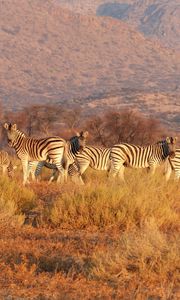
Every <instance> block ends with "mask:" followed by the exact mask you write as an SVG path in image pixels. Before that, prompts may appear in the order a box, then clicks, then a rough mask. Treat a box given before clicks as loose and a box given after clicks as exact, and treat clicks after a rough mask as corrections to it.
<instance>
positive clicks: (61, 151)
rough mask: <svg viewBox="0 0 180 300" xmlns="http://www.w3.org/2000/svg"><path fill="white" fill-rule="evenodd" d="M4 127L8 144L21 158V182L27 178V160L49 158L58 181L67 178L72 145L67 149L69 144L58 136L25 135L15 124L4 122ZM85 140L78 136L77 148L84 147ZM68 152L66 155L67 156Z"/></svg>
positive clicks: (71, 156)
mask: <svg viewBox="0 0 180 300" xmlns="http://www.w3.org/2000/svg"><path fill="white" fill-rule="evenodd" d="M4 128H5V129H6V131H7V138H8V144H9V146H10V147H13V148H14V149H15V151H16V154H17V156H18V158H19V159H20V160H21V163H22V167H23V184H26V182H27V179H28V173H29V171H28V163H29V161H45V160H47V159H51V160H52V162H53V163H54V164H55V165H56V168H57V169H58V172H59V176H58V181H59V180H60V179H61V180H63V181H64V179H66V178H67V169H68V164H69V163H70V162H69V159H73V155H74V154H73V151H75V149H74V148H73V147H72V148H71V151H70V150H69V144H68V143H67V142H66V141H65V140H64V139H62V138H60V137H57V136H56V137H47V138H41V139H35V138H30V137H27V136H26V135H25V134H24V133H23V132H21V131H20V130H18V129H17V125H16V124H14V125H12V124H7V123H5V124H4ZM85 140H86V134H85V136H84V135H83V134H82V135H81V138H78V143H79V149H80V150H81V149H82V148H83V147H84V143H85ZM67 152H68V157H67Z"/></svg>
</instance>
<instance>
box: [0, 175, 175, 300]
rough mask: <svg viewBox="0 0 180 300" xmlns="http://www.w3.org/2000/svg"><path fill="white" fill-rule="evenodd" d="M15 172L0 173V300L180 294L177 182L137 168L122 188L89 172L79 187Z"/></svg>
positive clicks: (172, 296)
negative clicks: (25, 180) (26, 178)
mask: <svg viewBox="0 0 180 300" xmlns="http://www.w3.org/2000/svg"><path fill="white" fill-rule="evenodd" d="M47 175H48V174H46V173H45V175H44V179H46V177H47ZM20 177H21V173H20V170H19V171H17V174H16V179H15V180H14V181H9V179H8V178H2V177H1V178H0V198H1V201H0V271H1V279H0V299H63V300H64V299H65V300H66V299H123V300H126V299H128V300H131V299H132V300H133V299H137V300H139V299H142V300H144V299H148V300H157V299H163V300H164V299H169V300H172V299H178V270H179V269H178V268H179V246H180V244H179V240H178V239H179V234H178V227H179V208H180V207H179V200H180V187H179V183H177V182H174V181H173V180H171V181H170V182H168V183H166V182H165V181H164V180H163V178H162V173H161V171H159V172H157V174H156V175H155V176H154V177H153V178H152V177H150V176H149V175H148V174H146V172H144V171H142V170H140V171H136V170H127V172H126V178H127V184H123V185H122V184H119V182H118V180H116V181H107V178H106V175H105V174H104V173H101V172H95V171H92V170H89V171H88V172H87V174H86V177H85V181H86V185H85V186H83V187H82V186H76V185H74V184H73V183H71V182H68V183H67V184H65V185H63V186H60V185H57V184H56V183H52V184H50V185H47V182H46V181H43V182H41V183H36V184H35V183H33V184H30V185H28V186H27V187H22V186H21V184H20ZM33 216H36V222H34V223H33V221H34V220H33ZM28 218H29V219H28ZM31 221H32V222H31ZM24 223H26V225H24ZM28 223H29V225H28ZM32 224H33V226H32Z"/></svg>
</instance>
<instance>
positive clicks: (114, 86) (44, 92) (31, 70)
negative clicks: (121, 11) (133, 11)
mask: <svg viewBox="0 0 180 300" xmlns="http://www.w3.org/2000/svg"><path fill="white" fill-rule="evenodd" d="M0 29H1V31H0V41H1V42H0V78H1V80H0V99H1V100H2V101H3V103H4V106H5V108H6V109H10V110H12V109H20V108H22V106H27V105H29V104H32V103H47V102H51V103H64V104H65V105H67V106H72V104H73V103H77V104H78V105H82V106H84V105H86V104H88V103H90V102H91V101H92V100H93V99H102V98H107V97H112V96H114V95H119V96H120V97H124V96H123V95H124V94H125V95H126V96H128V94H131V95H133V94H134V93H137V92H138V93H143V94H148V93H166V94H168V93H172V92H173V93H174V95H175V99H178V93H179V83H180V78H179V73H180V67H179V56H178V54H177V53H176V52H174V51H173V50H169V49H165V48H163V47H162V46H161V45H160V44H159V43H158V42H156V43H154V42H152V41H150V40H148V39H147V38H145V37H144V36H143V35H142V34H140V33H138V32H136V31H135V30H134V29H133V28H132V27H130V26H128V25H127V24H125V23H124V22H122V21H119V20H117V19H112V18H106V17H101V18H99V17H97V16H83V15H76V14H74V13H73V12H72V11H71V12H70V11H69V10H67V9H62V7H61V6H60V5H57V2H56V1H55V2H52V1H50V0H46V1H41V0H33V1H26V0H21V5H19V0H14V1H11V0H6V1H2V2H1V9H0ZM124 91H125V93H124ZM129 101H131V104H132V101H133V97H131V100H129ZM162 107H163V104H162ZM87 109H88V106H87Z"/></svg>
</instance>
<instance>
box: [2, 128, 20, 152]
mask: <svg viewBox="0 0 180 300" xmlns="http://www.w3.org/2000/svg"><path fill="white" fill-rule="evenodd" d="M4 128H5V129H6V130H7V139H8V145H9V146H10V147H13V145H14V142H15V141H16V139H17V137H18V136H19V133H20V132H19V130H17V125H16V124H13V125H12V124H11V123H10V124H7V123H5V124H4Z"/></svg>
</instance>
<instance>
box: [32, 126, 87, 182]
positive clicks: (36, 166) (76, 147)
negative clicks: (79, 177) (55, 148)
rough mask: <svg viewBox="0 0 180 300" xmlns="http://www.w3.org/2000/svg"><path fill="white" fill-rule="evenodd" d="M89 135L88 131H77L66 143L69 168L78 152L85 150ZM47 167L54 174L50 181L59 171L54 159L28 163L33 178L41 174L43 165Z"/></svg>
mask: <svg viewBox="0 0 180 300" xmlns="http://www.w3.org/2000/svg"><path fill="white" fill-rule="evenodd" d="M87 136H88V132H87V131H85V132H83V131H82V132H81V133H80V134H79V133H77V135H76V136H73V137H72V138H70V140H69V141H68V142H67V143H66V165H67V169H68V166H69V165H70V164H73V163H74V161H75V160H76V157H77V155H78V154H80V153H81V151H83V149H84V147H85V145H86V139H87ZM44 166H45V167H47V168H49V169H52V170H53V174H52V175H51V178H50V180H49V182H51V181H52V180H53V179H54V177H55V175H56V172H57V167H56V165H55V164H54V163H53V160H52V159H51V158H49V159H48V160H46V161H34V162H29V164H28V172H29V174H30V173H31V175H32V178H33V180H34V179H35V178H36V177H37V176H38V175H39V174H40V172H41V169H42V167H44Z"/></svg>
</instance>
